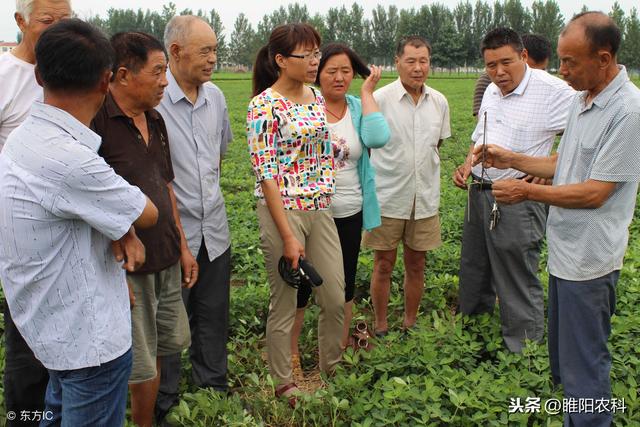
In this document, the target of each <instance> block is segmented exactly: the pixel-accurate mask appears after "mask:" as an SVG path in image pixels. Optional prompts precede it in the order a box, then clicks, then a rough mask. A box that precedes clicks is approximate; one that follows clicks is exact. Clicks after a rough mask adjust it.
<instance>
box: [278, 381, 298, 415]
mask: <svg viewBox="0 0 640 427" xmlns="http://www.w3.org/2000/svg"><path fill="white" fill-rule="evenodd" d="M299 393H300V389H299V388H298V386H297V385H296V383H289V384H287V385H284V386H282V387H279V388H277V389H276V397H277V398H278V399H279V398H281V397H286V398H287V400H288V402H289V407H290V408H291V409H295V407H296V405H297V404H298V397H297V395H298V394H299Z"/></svg>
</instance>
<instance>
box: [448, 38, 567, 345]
mask: <svg viewBox="0 0 640 427" xmlns="http://www.w3.org/2000/svg"><path fill="white" fill-rule="evenodd" d="M481 48H482V54H483V58H484V61H485V65H486V69H487V73H488V74H489V76H490V77H491V80H492V83H491V84H490V85H489V87H488V88H487V91H486V92H485V94H484V98H483V100H482V105H481V107H480V113H479V115H478V124H477V125H476V128H475V131H474V132H473V135H472V136H471V139H472V140H473V144H472V146H471V149H470V151H469V155H468V156H467V160H466V161H465V163H464V164H463V165H462V166H460V167H459V168H458V169H457V170H456V172H455V173H454V177H453V181H454V183H455V184H456V185H457V186H458V187H460V188H463V189H466V188H467V179H468V177H469V175H472V176H473V180H472V181H473V182H472V184H471V185H470V186H469V190H468V191H469V197H468V206H467V212H466V214H465V221H464V228H463V235H462V253H461V261H460V276H459V277H460V281H459V304H460V311H461V312H462V313H464V314H469V315H473V314H480V313H486V312H489V313H491V312H493V308H494V306H495V302H496V294H497V295H498V298H499V300H500V318H501V321H502V336H503V338H504V342H505V344H506V346H507V348H508V349H509V350H511V351H513V352H519V351H521V349H522V346H523V345H524V340H525V339H530V340H534V341H539V340H541V339H542V336H543V334H544V301H543V293H542V286H541V284H540V281H539V280H538V259H539V256H540V248H541V245H542V239H543V237H544V230H545V221H546V209H545V206H544V205H543V204H541V203H537V202H525V203H521V204H518V205H513V206H503V205H498V204H495V203H494V202H495V200H494V198H493V196H492V194H491V191H490V190H491V183H492V182H495V181H497V180H500V179H507V178H516V179H529V178H528V177H526V174H523V173H522V172H519V171H516V170H513V169H508V170H499V169H494V168H490V169H483V168H482V166H481V165H476V166H475V167H473V169H472V168H471V153H472V152H473V148H474V145H482V144H483V143H491V144H495V145H499V146H502V147H505V148H508V149H510V150H513V151H516V152H519V153H526V154H528V155H530V156H547V155H548V154H549V152H550V151H551V148H552V146H553V141H554V139H555V136H556V135H557V134H558V133H561V132H562V131H563V130H564V128H565V126H566V123H567V112H568V110H569V105H570V104H571V100H572V98H573V96H574V94H575V91H574V90H573V89H571V88H570V87H569V86H568V85H567V84H566V83H565V82H564V81H562V80H560V79H558V78H556V77H553V76H551V75H550V74H548V73H547V72H545V71H542V70H537V69H533V68H530V67H529V66H528V65H527V51H526V50H524V47H523V44H522V40H521V38H520V36H519V35H518V34H517V33H516V32H515V31H513V30H512V29H510V28H496V29H494V30H492V31H490V32H489V33H488V34H487V35H486V36H485V37H484V39H483V41H482V45H481Z"/></svg>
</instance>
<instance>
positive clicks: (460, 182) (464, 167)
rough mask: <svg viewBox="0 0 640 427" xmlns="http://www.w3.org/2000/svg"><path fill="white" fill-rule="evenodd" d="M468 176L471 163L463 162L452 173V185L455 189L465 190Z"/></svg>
mask: <svg viewBox="0 0 640 427" xmlns="http://www.w3.org/2000/svg"><path fill="white" fill-rule="evenodd" d="M469 175H471V163H470V162H468V161H465V162H464V163H463V164H461V165H460V166H458V167H457V168H456V170H455V171H453V183H454V184H455V185H456V187H458V188H462V189H463V190H466V189H467V180H468V179H469Z"/></svg>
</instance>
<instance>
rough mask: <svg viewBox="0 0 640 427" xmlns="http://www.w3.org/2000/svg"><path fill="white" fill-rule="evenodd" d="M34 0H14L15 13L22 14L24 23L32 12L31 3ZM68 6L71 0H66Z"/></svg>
mask: <svg viewBox="0 0 640 427" xmlns="http://www.w3.org/2000/svg"><path fill="white" fill-rule="evenodd" d="M35 1H36V0H16V13H18V14H20V15H21V16H22V19H24V22H25V23H27V24H28V23H29V17H30V16H31V12H33V3H34V2H35ZM67 3H69V6H71V0H67Z"/></svg>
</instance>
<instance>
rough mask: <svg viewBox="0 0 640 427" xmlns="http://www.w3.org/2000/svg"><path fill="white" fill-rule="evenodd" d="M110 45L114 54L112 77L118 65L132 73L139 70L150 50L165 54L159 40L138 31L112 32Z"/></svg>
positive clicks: (147, 57) (145, 61)
mask: <svg viewBox="0 0 640 427" xmlns="http://www.w3.org/2000/svg"><path fill="white" fill-rule="evenodd" d="M111 46H113V50H114V51H115V54H116V57H115V60H114V61H113V75H114V77H115V74H116V71H118V68H120V67H125V68H126V69H128V70H131V71H133V72H134V73H137V72H138V71H140V69H142V68H143V67H144V66H145V64H146V63H147V60H148V59H149V53H151V52H158V51H159V52H162V53H164V56H165V57H166V56H167V51H166V50H165V48H164V45H163V44H162V43H161V42H160V40H158V39H157V38H155V37H154V36H152V35H151V34H147V33H142V32H138V31H127V32H122V33H117V34H114V35H113V36H111Z"/></svg>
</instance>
